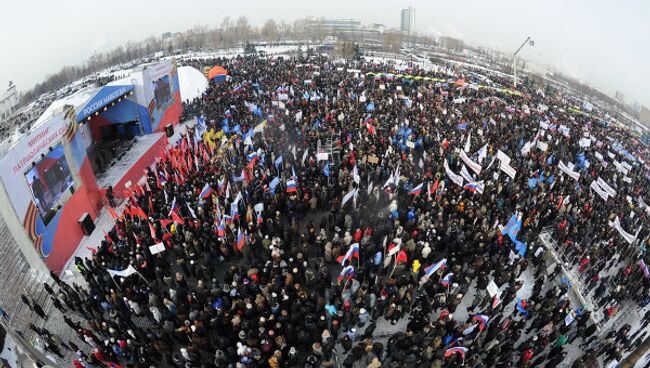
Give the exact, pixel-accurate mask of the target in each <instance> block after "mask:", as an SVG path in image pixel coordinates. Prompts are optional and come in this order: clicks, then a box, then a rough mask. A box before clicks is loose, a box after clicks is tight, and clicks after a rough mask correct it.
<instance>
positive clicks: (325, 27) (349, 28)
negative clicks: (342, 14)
mask: <svg viewBox="0 0 650 368" xmlns="http://www.w3.org/2000/svg"><path fill="white" fill-rule="evenodd" d="M306 26H307V30H308V32H309V33H311V34H314V33H322V34H323V35H324V36H340V35H344V34H353V33H356V32H358V31H359V29H360V28H361V21H359V20H356V19H325V18H310V19H307V22H306Z"/></svg>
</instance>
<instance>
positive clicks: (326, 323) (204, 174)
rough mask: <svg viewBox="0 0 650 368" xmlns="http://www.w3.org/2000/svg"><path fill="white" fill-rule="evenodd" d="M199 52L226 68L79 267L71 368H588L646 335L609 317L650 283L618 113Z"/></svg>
mask: <svg viewBox="0 0 650 368" xmlns="http://www.w3.org/2000/svg"><path fill="white" fill-rule="evenodd" d="M187 63H188V64H190V65H195V66H197V67H201V68H202V67H203V66H205V65H207V64H209V65H221V66H223V67H224V68H226V69H227V70H228V72H229V76H228V80H227V81H225V82H216V83H215V82H211V84H210V87H209V89H208V91H207V92H206V93H205V94H204V96H203V97H202V98H200V99H197V100H196V101H193V102H191V103H190V104H188V105H187V106H186V108H185V111H186V114H191V115H194V116H197V121H198V123H197V124H196V126H195V127H194V129H193V130H190V131H189V132H188V134H187V135H185V136H183V137H182V138H181V139H180V140H179V141H178V142H176V143H174V144H170V147H169V148H168V149H167V150H166V151H164V152H161V155H160V158H159V159H158V160H157V163H156V164H155V165H154V166H152V167H151V168H149V170H148V172H147V175H146V182H142V183H141V184H139V185H137V186H135V187H134V188H133V190H132V191H131V192H129V193H127V199H126V204H125V205H124V206H123V207H122V208H121V209H111V211H112V212H113V213H112V215H113V216H114V218H115V220H114V221H115V227H114V228H113V229H112V230H111V231H110V232H108V233H107V234H106V238H105V240H104V241H103V242H102V243H101V244H97V250H96V252H95V253H94V254H93V256H92V257H91V258H87V259H80V258H79V259H76V267H77V270H78V271H79V272H80V273H81V274H82V275H83V277H84V278H85V281H86V283H87V285H85V286H83V287H82V286H78V285H72V286H69V285H65V283H63V282H62V281H60V280H59V281H57V282H58V283H59V284H61V283H62V284H64V286H62V288H61V290H62V291H61V292H60V295H59V297H60V299H62V300H63V301H64V302H65V303H64V304H65V305H66V307H68V308H69V309H70V310H72V311H75V313H69V314H67V315H66V317H65V321H66V323H67V324H68V325H69V326H70V327H71V328H73V329H74V330H75V332H76V334H77V336H78V339H77V340H75V341H69V342H62V344H63V345H64V346H65V347H66V348H68V349H71V350H73V351H75V352H76V359H75V360H74V362H73V363H74V365H75V366H76V367H118V366H124V367H126V366H132V367H150V366H156V365H161V364H162V365H163V366H178V367H272V368H276V367H321V366H322V367H332V366H342V367H374V368H377V367H417V366H420V367H459V366H466V367H515V366H516V367H556V366H560V365H561V364H564V365H565V366H569V365H571V364H573V365H574V366H585V367H586V366H592V365H591V364H594V362H595V361H596V360H598V359H599V360H600V361H601V362H604V363H605V364H609V363H611V362H617V361H620V359H621V358H622V357H623V355H625V354H626V353H627V352H629V351H631V350H633V349H634V348H635V347H636V346H638V344H639V343H640V342H641V341H642V340H643V339H644V337H645V332H642V329H643V328H645V325H647V323H648V322H647V321H650V314H648V315H646V316H645V318H644V321H646V322H644V325H643V326H630V325H625V326H623V327H621V328H616V329H612V330H611V331H601V330H600V329H601V327H602V325H600V324H598V323H596V321H600V320H602V319H604V320H607V319H608V318H611V317H612V316H613V315H614V314H615V313H616V310H617V307H618V306H620V305H621V304H622V303H632V304H634V305H638V306H639V307H641V306H644V305H645V304H646V303H647V301H648V297H649V294H648V291H649V290H650V281H649V279H648V276H650V274H649V273H648V271H647V267H646V266H645V261H646V258H647V257H646V255H645V246H646V245H647V243H646V242H645V241H647V236H648V226H647V225H648V213H649V212H650V211H649V209H648V207H647V206H646V205H645V203H644V196H645V195H646V194H647V190H646V189H647V188H648V184H649V183H648V180H649V179H648V169H647V166H646V165H647V160H648V156H647V153H648V152H647V149H646V148H645V147H644V146H643V145H642V144H641V143H640V141H639V140H638V138H636V137H635V136H634V135H633V134H632V133H631V132H630V130H628V129H627V128H624V127H620V126H618V125H617V124H614V123H611V122H609V121H608V119H606V117H605V115H604V113H601V115H597V114H599V113H598V112H594V113H593V114H592V115H589V114H586V113H583V112H580V111H577V110H576V109H575V108H572V107H573V105H572V104H571V100H570V99H569V98H568V97H566V96H565V94H564V93H563V92H562V91H556V90H554V89H551V88H544V87H542V86H539V85H536V84H535V83H533V82H532V81H527V82H525V83H524V84H523V85H522V86H520V87H519V88H518V91H519V92H520V93H518V92H514V91H511V90H508V89H504V88H497V87H500V86H505V85H508V84H509V82H508V81H507V80H505V79H502V78H500V77H498V76H495V75H488V76H485V75H483V76H481V75H478V74H475V73H469V72H462V71H452V73H451V75H447V74H441V73H436V72H434V71H430V70H423V69H419V68H417V67H413V68H405V69H403V70H394V69H393V67H391V66H390V65H389V64H383V63H373V62H369V61H356V62H355V63H354V64H353V63H352V62H350V63H347V64H346V63H342V62H338V63H337V62H336V61H335V60H333V59H330V58H327V57H323V56H309V57H303V58H256V57H236V58H232V59H215V60H190V61H187ZM369 73H372V74H369ZM597 116H600V117H597ZM544 229H547V230H549V231H550V232H551V233H552V234H553V237H554V238H555V239H556V242H557V245H558V247H559V248H561V249H559V251H560V252H561V253H562V254H564V255H565V261H566V262H567V265H565V266H567V267H571V265H572V264H575V265H576V267H577V269H578V270H579V271H578V272H579V275H580V276H579V279H578V280H577V282H580V283H581V284H584V285H585V292H587V293H589V294H591V295H592V297H593V299H594V300H596V301H597V303H595V304H594V306H593V309H590V308H585V306H582V305H578V304H576V301H575V300H574V299H575V298H572V297H570V288H571V287H572V285H570V282H566V280H565V282H563V281H562V280H561V278H562V276H561V272H560V271H559V270H560V267H561V265H559V264H558V265H551V266H550V267H549V262H548V258H547V252H548V250H547V248H545V247H544V245H543V244H542V243H541V242H540V241H539V239H538V235H539V234H540V232H541V231H542V230H544ZM637 229H638V230H637ZM156 244H162V245H158V246H155V245H156ZM151 246H154V248H150V247H151ZM619 269H620V272H619V271H618V270H619ZM524 276H525V277H524ZM41 332H42V331H41ZM572 347H574V348H573V352H572V350H571V349H572ZM576 351H578V352H576Z"/></svg>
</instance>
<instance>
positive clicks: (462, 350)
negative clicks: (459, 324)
mask: <svg viewBox="0 0 650 368" xmlns="http://www.w3.org/2000/svg"><path fill="white" fill-rule="evenodd" d="M466 353H467V348H465V347H462V346H457V347H455V348H451V349H447V351H445V354H444V357H445V358H449V357H450V356H452V355H454V354H460V356H461V357H462V358H463V359H465V354H466Z"/></svg>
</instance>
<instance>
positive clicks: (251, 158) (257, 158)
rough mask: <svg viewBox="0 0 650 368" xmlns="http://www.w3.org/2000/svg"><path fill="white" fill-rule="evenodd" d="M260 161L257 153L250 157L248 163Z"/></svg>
mask: <svg viewBox="0 0 650 368" xmlns="http://www.w3.org/2000/svg"><path fill="white" fill-rule="evenodd" d="M259 159H260V156H259V155H258V154H257V151H255V152H253V153H251V154H249V155H248V162H255V161H257V160H259Z"/></svg>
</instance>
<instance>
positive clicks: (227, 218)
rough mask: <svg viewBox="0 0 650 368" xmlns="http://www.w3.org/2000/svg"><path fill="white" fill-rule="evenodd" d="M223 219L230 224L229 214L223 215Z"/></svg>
mask: <svg viewBox="0 0 650 368" xmlns="http://www.w3.org/2000/svg"><path fill="white" fill-rule="evenodd" d="M223 221H224V222H225V223H226V225H230V224H232V217H231V216H229V215H223Z"/></svg>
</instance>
